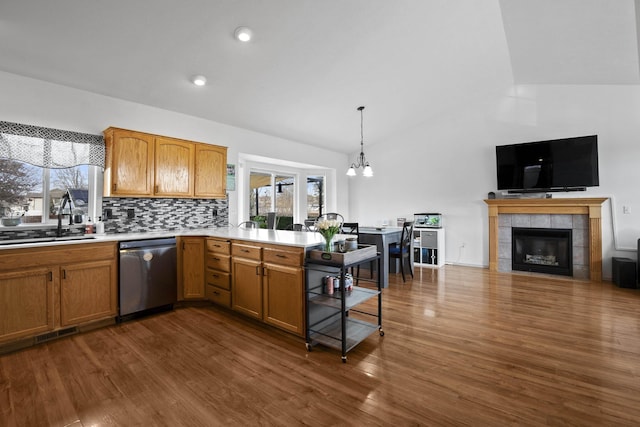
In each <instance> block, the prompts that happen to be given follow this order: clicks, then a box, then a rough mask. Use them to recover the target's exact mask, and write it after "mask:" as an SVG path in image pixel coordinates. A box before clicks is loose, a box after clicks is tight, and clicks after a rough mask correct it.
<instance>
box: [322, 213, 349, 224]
mask: <svg viewBox="0 0 640 427" xmlns="http://www.w3.org/2000/svg"><path fill="white" fill-rule="evenodd" d="M322 216H323V217H325V218H326V219H338V220H340V222H342V223H343V224H344V217H343V216H342V215H340V214H339V213H337V212H329V213H326V214H324V215H322Z"/></svg>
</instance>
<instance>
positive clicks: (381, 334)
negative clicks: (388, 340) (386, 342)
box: [380, 329, 384, 337]
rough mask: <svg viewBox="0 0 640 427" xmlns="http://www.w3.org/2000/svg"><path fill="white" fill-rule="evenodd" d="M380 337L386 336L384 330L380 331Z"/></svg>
mask: <svg viewBox="0 0 640 427" xmlns="http://www.w3.org/2000/svg"><path fill="white" fill-rule="evenodd" d="M380 336H381V337H383V336H384V331H383V330H382V329H380Z"/></svg>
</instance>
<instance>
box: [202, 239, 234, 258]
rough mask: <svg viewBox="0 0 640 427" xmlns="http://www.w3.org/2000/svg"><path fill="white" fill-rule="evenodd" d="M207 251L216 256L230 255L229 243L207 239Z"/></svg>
mask: <svg viewBox="0 0 640 427" xmlns="http://www.w3.org/2000/svg"><path fill="white" fill-rule="evenodd" d="M207 250H208V251H209V252H214V253H216V254H222V255H229V254H231V243H230V242H227V241H225V240H216V239H207Z"/></svg>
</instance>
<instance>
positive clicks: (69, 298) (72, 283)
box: [60, 260, 118, 326]
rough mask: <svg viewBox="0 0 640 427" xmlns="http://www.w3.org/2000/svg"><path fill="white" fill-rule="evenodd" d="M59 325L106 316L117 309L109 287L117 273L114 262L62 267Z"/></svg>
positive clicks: (113, 291)
mask: <svg viewBox="0 0 640 427" xmlns="http://www.w3.org/2000/svg"><path fill="white" fill-rule="evenodd" d="M61 274H62V279H61V281H60V326H70V325H74V324H78V323H84V322H88V321H91V320H96V319H101V318H104V317H109V316H110V315H112V314H115V313H116V312H117V310H118V308H117V301H118V295H117V292H116V290H115V289H114V288H113V287H112V286H111V284H112V283H113V282H114V281H117V276H118V272H117V269H116V265H115V263H114V262H113V261H109V260H103V261H92V262H88V263H81V264H66V265H63V266H62V267H61Z"/></svg>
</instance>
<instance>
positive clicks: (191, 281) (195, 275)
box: [178, 237, 205, 300]
mask: <svg viewBox="0 0 640 427" xmlns="http://www.w3.org/2000/svg"><path fill="white" fill-rule="evenodd" d="M178 248H179V250H178V266H179V267H178V268H179V274H178V278H179V281H178V296H179V299H181V300H188V299H204V296H205V295H204V238H203V237H180V238H178Z"/></svg>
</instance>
